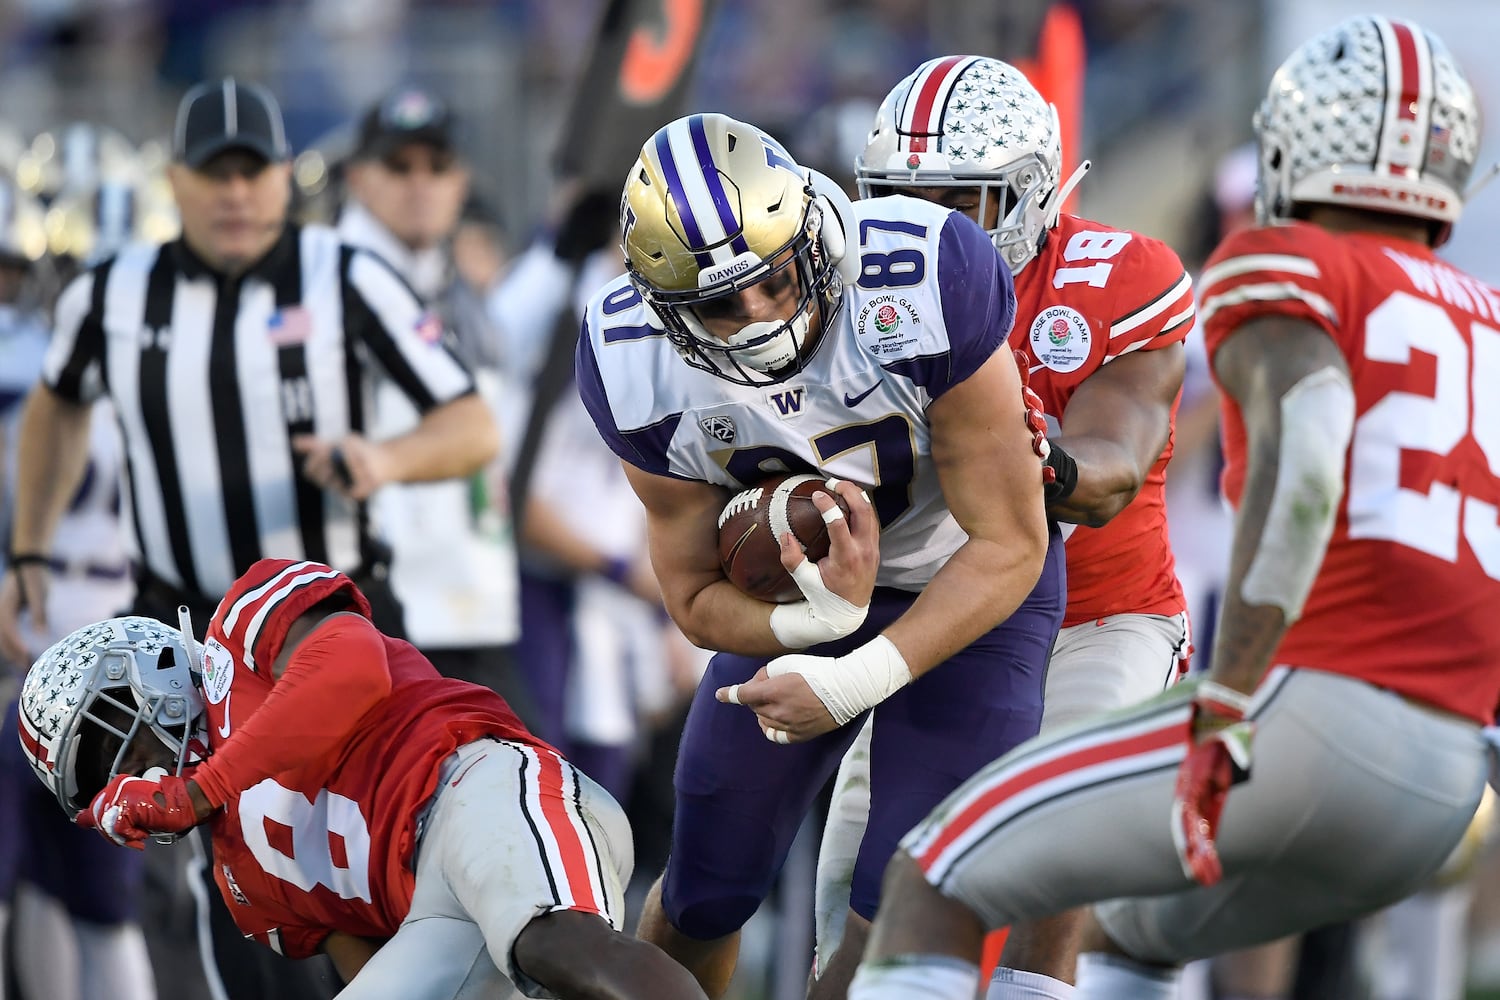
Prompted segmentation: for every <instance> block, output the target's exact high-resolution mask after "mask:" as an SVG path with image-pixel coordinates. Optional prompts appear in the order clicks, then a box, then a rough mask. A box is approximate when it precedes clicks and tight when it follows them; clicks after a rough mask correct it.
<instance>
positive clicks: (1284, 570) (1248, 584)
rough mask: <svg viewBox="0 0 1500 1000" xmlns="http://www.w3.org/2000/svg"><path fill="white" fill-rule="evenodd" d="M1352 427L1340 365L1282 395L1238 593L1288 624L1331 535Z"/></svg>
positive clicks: (1299, 610)
mask: <svg viewBox="0 0 1500 1000" xmlns="http://www.w3.org/2000/svg"><path fill="white" fill-rule="evenodd" d="M1353 433H1354V390H1353V388H1352V387H1351V386H1350V385H1349V376H1348V374H1346V373H1345V372H1343V371H1340V370H1339V369H1337V368H1332V367H1328V368H1320V369H1318V370H1317V371H1315V372H1313V373H1312V374H1311V375H1307V376H1305V377H1303V378H1302V379H1301V380H1300V381H1299V382H1298V383H1297V384H1296V385H1294V386H1292V387H1291V388H1290V389H1288V390H1287V392H1286V395H1284V396H1282V397H1281V447H1280V457H1279V460H1278V464H1277V470H1276V489H1275V491H1274V492H1273V493H1272V494H1271V507H1270V509H1269V510H1268V511H1267V512H1266V524H1265V528H1264V529H1263V530H1262V531H1261V533H1260V544H1259V546H1258V547H1257V549H1256V551H1255V558H1254V559H1252V560H1251V562H1250V568H1249V569H1248V570H1247V571H1246V572H1245V577H1244V579H1243V580H1241V581H1240V597H1241V598H1242V599H1243V600H1244V601H1245V603H1246V604H1260V605H1270V606H1272V607H1278V608H1280V609H1281V613H1282V615H1283V616H1284V617H1285V618H1286V623H1287V624H1288V625H1290V624H1291V623H1292V622H1294V621H1296V620H1297V619H1298V618H1299V617H1301V615H1302V605H1303V604H1305V603H1306V601H1307V595H1308V593H1310V592H1311V591H1312V585H1313V580H1315V579H1316V578H1317V575H1318V568H1319V567H1320V566H1321V565H1322V564H1323V553H1324V552H1325V551H1326V550H1327V548H1328V539H1329V538H1330V537H1331V536H1332V535H1333V526H1334V522H1335V521H1336V520H1337V518H1338V509H1339V499H1340V498H1341V497H1342V496H1343V493H1344V461H1345V456H1346V454H1347V453H1348V451H1349V439H1350V437H1351V436H1352V435H1353Z"/></svg>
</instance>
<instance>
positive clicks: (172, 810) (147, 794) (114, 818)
mask: <svg viewBox="0 0 1500 1000" xmlns="http://www.w3.org/2000/svg"><path fill="white" fill-rule="evenodd" d="M158 770H159V769H158ZM147 773H148V774H151V773H152V772H147ZM73 822H75V823H77V824H78V825H79V826H81V827H83V828H84V829H86V830H98V831H99V832H100V833H102V834H103V835H104V836H106V837H108V838H109V839H110V840H113V841H114V842H115V843H117V844H120V845H121V846H124V847H133V848H135V849H136V850H137V851H140V850H144V849H145V846H146V838H147V837H150V836H152V835H153V834H160V833H172V834H177V833H183V832H184V831H187V830H191V829H192V828H193V827H195V826H197V825H198V815H197V811H196V810H195V809H194V808H193V799H192V796H191V795H189V794H188V787H187V779H185V778H181V777H178V776H177V775H174V774H166V773H161V774H160V775H158V776H153V777H147V778H137V777H136V776H135V775H133V774H120V775H116V776H115V779H114V780H113V781H111V782H110V783H109V784H108V785H106V786H104V791H102V792H100V793H99V794H98V795H95V796H94V801H93V802H91V803H89V807H88V808H87V809H83V810H80V811H79V813H78V815H77V816H75V817H74V818H73Z"/></svg>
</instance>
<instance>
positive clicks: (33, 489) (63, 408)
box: [10, 386, 93, 553]
mask: <svg viewBox="0 0 1500 1000" xmlns="http://www.w3.org/2000/svg"><path fill="white" fill-rule="evenodd" d="M92 413H93V409H92V407H90V406H87V405H79V404H76V403H70V402H68V401H67V400H65V399H63V398H62V397H60V396H58V395H57V394H56V393H54V392H53V391H52V390H50V389H48V388H47V387H46V386H38V387H37V388H36V390H35V391H33V392H32V394H31V396H30V398H29V399H27V401H26V410H25V412H24V413H23V414H22V416H21V433H20V447H19V449H18V451H17V455H16V462H17V467H16V500H15V520H14V522H13V523H12V525H11V536H10V542H11V551H13V552H25V553H37V552H46V551H47V549H48V548H49V547H50V546H51V544H52V537H53V535H54V534H55V532H56V531H57V524H58V521H59V520H60V519H61V518H62V515H63V512H64V511H65V510H66V509H67V506H68V501H69V499H71V498H72V496H73V492H74V490H75V489H77V487H78V482H79V480H80V479H81V478H82V477H83V470H84V467H85V465H87V463H88V441H89V421H90V419H91V415H92Z"/></svg>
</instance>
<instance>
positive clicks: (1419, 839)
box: [850, 15, 1500, 1000]
mask: <svg viewBox="0 0 1500 1000" xmlns="http://www.w3.org/2000/svg"><path fill="white" fill-rule="evenodd" d="M1256 134H1257V138H1258V140H1259V149H1260V163H1259V183H1258V191H1259V194H1258V197H1257V204H1256V215H1257V220H1258V223H1259V224H1258V225H1257V226H1255V227H1252V228H1248V229H1241V230H1239V231H1238V232H1235V233H1232V234H1230V235H1229V236H1228V237H1227V238H1226V239H1225V240H1224V241H1223V242H1222V243H1221V244H1220V246H1219V248H1218V249H1217V250H1216V251H1215V252H1214V254H1213V256H1212V257H1211V258H1210V259H1209V261H1208V264H1207V266H1206V267H1205V268H1204V271H1203V275H1202V277H1201V279H1200V280H1201V286H1202V295H1203V305H1202V309H1201V316H1202V321H1203V323H1204V326H1205V334H1206V337H1205V339H1206V342H1207V345H1208V352H1209V359H1210V366H1211V368H1212V370H1213V373H1214V377H1215V380H1216V381H1217V382H1218V384H1219V386H1220V388H1221V389H1222V390H1223V394H1224V395H1223V401H1222V402H1223V406H1222V413H1223V418H1224V421H1223V430H1224V460H1225V470H1224V492H1225V495H1226V496H1227V497H1229V498H1230V500H1231V501H1232V502H1233V503H1234V505H1235V506H1236V508H1237V515H1236V518H1235V531H1234V545H1233V555H1232V558H1231V561H1230V569H1229V576H1228V581H1227V584H1226V587H1225V600H1224V608H1223V612H1222V614H1221V615H1220V619H1219V627H1218V630H1217V633H1216V635H1215V640H1214V649H1213V656H1212V663H1211V665H1210V667H1209V669H1208V670H1207V671H1206V672H1205V674H1204V676H1203V677H1202V678H1201V679H1190V680H1188V681H1186V682H1184V683H1183V684H1180V685H1178V686H1177V687H1176V688H1174V689H1173V690H1171V691H1169V692H1167V693H1165V694H1162V695H1159V696H1158V697H1156V698H1154V699H1152V700H1150V701H1147V702H1145V703H1143V704H1141V705H1138V706H1132V707H1129V708H1125V709H1122V710H1119V711H1117V712H1112V713H1109V714H1107V715H1106V716H1104V717H1103V718H1102V719H1098V720H1094V721H1091V722H1085V723H1082V724H1080V725H1077V726H1072V727H1067V728H1065V729H1063V730H1061V731H1059V732H1056V733H1053V734H1049V735H1044V736H1042V737H1040V738H1038V739H1036V740H1033V741H1031V742H1029V743H1028V744H1026V745H1025V746H1023V747H1021V748H1019V749H1018V750H1016V751H1014V752H1012V753H1010V754H1007V755H1006V756H1005V757H1003V758H1001V759H1000V760H997V761H996V762H995V763H994V764H992V765H991V766H989V767H987V768H985V770H984V771H983V772H981V774H980V775H979V776H977V777H976V778H975V779H973V780H972V781H970V782H967V783H966V784H965V786H964V788H963V789H962V790H961V791H959V792H958V793H956V794H955V795H953V796H952V797H950V798H949V799H948V800H947V801H946V802H944V803H943V805H942V806H940V807H939V808H938V809H937V810H935V811H934V812H933V814H932V815H931V816H930V817H928V818H927V819H926V820H924V821H923V822H922V823H921V824H920V825H919V826H917V827H916V828H915V829H914V830H912V832H911V833H910V834H908V836H907V837H906V838H904V839H903V840H902V843H901V850H900V851H899V852H898V853H897V854H896V856H895V857H894V858H893V860H892V862H891V866H890V870H889V872H888V874H887V878H886V883H885V893H884V898H885V900H886V901H887V904H888V905H885V906H882V908H881V912H880V914H879V917H878V919H877V920H876V922H875V926H874V929H873V930H872V932H871V936H870V944H869V948H868V949H867V951H866V954H865V960H864V963H863V964H862V965H861V966H860V970H859V973H858V975H857V976H856V978H855V982H854V986H853V988H852V990H851V993H850V996H851V998H854V1000H913V998H924V1000H972V998H973V997H974V995H975V991H976V986H977V983H976V979H977V972H978V970H977V968H976V966H975V965H974V964H973V963H974V962H975V960H976V959H977V958H978V957H979V954H980V948H981V942H982V940H983V935H984V933H985V931H986V930H987V929H990V928H994V927H998V926H1005V925H1010V924H1013V923H1015V922H1016V921H1019V920H1028V919H1034V918H1035V917H1038V916H1042V915H1045V914H1048V913H1055V912H1059V911H1061V910H1064V909H1067V908H1070V907H1076V906H1079V905H1082V904H1086V903H1095V904H1096V905H1095V906H1094V907H1093V910H1092V914H1093V918H1094V919H1093V922H1092V929H1091V931H1090V932H1089V934H1088V939H1087V940H1086V943H1085V947H1086V950H1087V951H1089V952H1092V953H1093V954H1086V955H1085V956H1084V958H1083V959H1081V960H1080V963H1079V974H1078V988H1077V991H1076V994H1074V996H1075V997H1076V998H1077V1000H1082V998H1085V997H1086V998H1089V1000H1175V998H1176V996H1177V985H1178V984H1177V980H1178V973H1177V968H1178V967H1179V966H1180V965H1181V964H1182V963H1183V962H1185V961H1188V960H1191V959H1194V958H1201V957H1204V956H1206V955H1213V954H1218V953H1220V952H1223V951H1227V950H1231V949H1235V948H1242V947H1245V946H1247V945H1253V944H1260V943H1263V942H1266V941H1270V940H1274V939H1276V938H1280V937H1282V936H1284V935H1287V934H1291V933H1298V932H1301V931H1304V930H1307V929H1310V928H1314V927H1321V926H1325V925H1328V924H1331V923H1336V922H1339V921H1343V920H1348V919H1350V918H1352V917H1355V916H1359V915H1361V914H1364V913H1368V912H1371V911H1373V910H1375V909H1378V908H1380V907H1382V906H1385V905H1387V904H1389V903H1391V902H1393V901H1394V900H1397V899H1400V898H1401V897H1403V896H1405V895H1407V894H1408V893H1410V892H1412V891H1413V890H1414V889H1416V888H1418V887H1419V886H1421V885H1422V884H1424V883H1425V882H1426V881H1427V880H1428V879H1429V878H1430V877H1431V875H1432V874H1433V873H1434V872H1435V871H1437V870H1438V868H1439V866H1440V865H1442V863H1443V862H1444V860H1445V859H1446V858H1447V856H1448V855H1449V854H1450V852H1451V851H1452V850H1453V848H1454V846H1455V845H1457V844H1458V843H1459V841H1460V839H1461V838H1462V837H1463V835H1464V832H1465V830H1466V829H1467V827H1468V825H1469V821H1470V818H1471V817H1472V816H1473V815H1474V812H1475V809H1476V807H1477V806H1478V804H1479V802H1480V798H1481V795H1482V793H1483V790H1484V788H1485V783H1486V777H1487V776H1488V774H1489V773H1490V768H1491V762H1492V760H1493V759H1494V746H1493V742H1492V738H1487V734H1486V732H1485V727H1489V726H1492V725H1493V723H1494V719H1495V712H1496V705H1497V704H1500V630H1497V629H1496V628H1495V627H1494V609H1495V606H1496V604H1497V602H1500V531H1497V529H1496V510H1497V505H1500V449H1497V448H1496V447H1495V442H1496V441H1500V406H1496V405H1495V404H1496V399H1497V397H1496V394H1495V392H1494V391H1493V383H1494V380H1495V378H1496V377H1497V376H1496V375H1495V373H1494V372H1491V371H1490V369H1491V367H1496V369H1497V370H1500V333H1497V332H1496V329H1495V323H1496V321H1497V317H1500V291H1497V290H1496V289H1493V288H1489V287H1487V286H1485V285H1484V284H1482V283H1481V282H1479V281H1477V280H1475V279H1474V278H1472V277H1470V276H1468V275H1465V274H1463V273H1462V272H1460V271H1458V270H1457V269H1455V268H1453V267H1452V266H1451V265H1449V264H1447V263H1446V262H1444V261H1442V260H1440V259H1439V258H1438V257H1437V255H1436V254H1435V253H1434V248H1435V247H1437V246H1438V245H1440V244H1441V243H1442V242H1443V240H1444V239H1445V238H1446V236H1447V234H1448V231H1449V229H1450V227H1451V226H1452V224H1453V223H1454V222H1455V221H1456V220H1457V218H1458V216H1459V214H1460V211H1461V209H1462V205H1463V201H1464V197H1465V188H1466V187H1467V186H1468V183H1469V179H1470V175H1471V173H1472V168H1473V166H1474V160H1475V157H1476V155H1477V153H1478V150H1479V145H1480V116H1479V109H1478V106H1477V102H1476V100H1475V95H1474V90H1473V88H1472V87H1471V86H1470V84H1469V82H1468V81H1467V79H1465V77H1464V75H1463V73H1462V71H1461V70H1460V69H1459V68H1458V66H1457V64H1456V62H1455V61H1454V59H1453V57H1452V56H1451V55H1450V54H1449V53H1448V51H1447V49H1446V48H1445V47H1444V46H1443V45H1442V43H1441V42H1440V41H1439V40H1438V39H1437V38H1435V37H1434V36H1433V35H1432V34H1430V33H1429V32H1426V31H1424V30H1422V28H1420V27H1419V26H1417V25H1414V24H1411V23H1410V22H1406V21H1400V20H1396V19H1393V18H1386V17H1381V16H1375V15H1364V16H1360V17H1356V18H1351V19H1349V20H1348V21H1345V22H1344V23H1342V24H1340V25H1338V26H1337V27H1335V28H1333V29H1331V30H1329V31H1327V32H1325V33H1323V34H1321V35H1319V36H1317V37H1315V38H1313V39H1311V40H1309V41H1308V42H1307V43H1305V44H1304V45H1303V46H1301V47H1300V48H1299V49H1298V50H1297V51H1296V52H1295V53H1293V54H1292V56H1291V57H1290V58H1288V59H1287V60H1286V62H1285V63H1283V64H1282V66H1281V68H1280V69H1279V70H1277V72H1276V74H1275V76H1274V77H1273V78H1272V81H1271V84H1270V87H1269V88H1268V91H1267V94H1266V97H1265V100H1264V101H1263V102H1262V104H1261V106H1260V110H1259V112H1258V114H1257V115H1256ZM1491 735H1492V734H1491ZM1246 779H1248V780H1246ZM1042 995H1043V996H1067V995H1068V994H1065V993H1057V992H1053V993H1045V994H1042Z"/></svg>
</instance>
